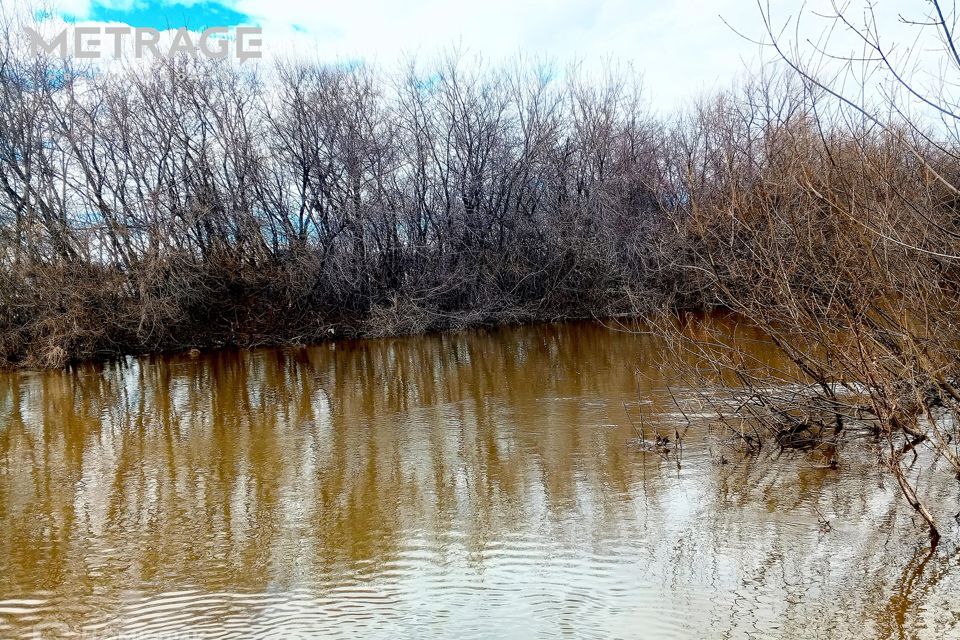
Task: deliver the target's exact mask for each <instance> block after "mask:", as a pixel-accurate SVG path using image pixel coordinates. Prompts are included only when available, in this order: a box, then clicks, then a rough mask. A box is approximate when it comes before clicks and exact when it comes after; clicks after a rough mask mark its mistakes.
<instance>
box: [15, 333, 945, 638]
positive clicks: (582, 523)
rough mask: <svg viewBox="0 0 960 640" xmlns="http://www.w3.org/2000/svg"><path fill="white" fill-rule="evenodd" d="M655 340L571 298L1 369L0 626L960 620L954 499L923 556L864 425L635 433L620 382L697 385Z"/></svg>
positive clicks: (439, 633)
mask: <svg viewBox="0 0 960 640" xmlns="http://www.w3.org/2000/svg"><path fill="white" fill-rule="evenodd" d="M758 348H759V347H758ZM661 354H662V349H661V345H659V344H658V343H657V342H656V340H655V339H653V338H651V337H648V336H642V335H632V334H627V333H622V332H616V331H612V330H609V329H606V328H603V327H601V326H598V325H595V324H563V325H552V326H539V327H521V328H508V329H501V330H498V331H492V332H467V333H458V334H450V335H433V336H423V337H413V338H402V339H391V340H378V341H365V342H337V343H331V344H328V345H323V346H319V347H313V348H307V349H287V350H282V349H263V350H254V351H239V352H220V353H211V354H205V355H202V356H200V357H196V358H191V357H189V356H187V355H183V356H170V357H154V358H142V359H129V360H127V361H124V362H121V363H115V364H110V365H104V366H99V367H97V366H85V367H80V368H77V369H75V370H73V371H68V372H47V373H6V374H0V637H8V636H10V637H17V636H21V637H66V636H73V637H83V638H107V637H117V636H122V637H127V638H181V637H183V638H230V637H236V638H241V637H244V638H245V637H276V638H281V637H282V638H288V637H315V636H323V637H327V636H344V637H356V636H358V635H362V636H363V637H372V638H377V637H380V638H397V637H416V638H420V637H437V638H473V637H481V638H501V637H516V638H533V637H597V638H610V637H624V638H740V637H756V638H761V637H770V638H780V637H784V638H813V637H824V638H826V637H837V638H847V637H878V638H887V637H895V638H899V637H908V638H913V637H916V638H937V639H940V638H950V637H953V638H960V577H958V576H960V554H958V551H957V544H956V540H958V539H960V527H958V526H957V525H955V524H954V523H953V521H952V519H951V518H952V516H950V515H947V516H944V517H946V518H947V520H948V521H949V522H950V524H949V525H948V526H945V527H944V528H945V529H946V531H945V541H944V542H943V543H941V545H940V547H939V549H938V550H937V551H936V553H934V554H933V555H929V554H928V553H927V544H926V540H925V539H924V534H923V532H922V530H921V529H920V528H919V527H918V526H916V525H915V524H914V523H912V518H911V511H910V509H909V507H908V506H907V505H906V503H905V502H904V501H903V500H902V498H900V496H899V494H898V492H897V488H896V485H895V483H894V482H893V481H892V480H891V479H890V478H889V477H887V476H886V475H885V474H884V472H883V471H882V469H881V468H880V466H879V465H878V464H877V462H876V452H875V450H874V446H875V445H873V444H872V443H871V442H870V441H869V440H866V439H864V440H862V441H861V440H854V441H852V442H848V443H847V445H846V446H845V447H844V448H843V449H842V450H841V453H840V468H839V470H831V469H830V468H828V467H827V465H825V464H823V460H821V459H819V458H817V457H816V456H813V455H786V456H779V457H773V458H771V457H770V456H761V457H759V458H748V459H740V458H736V457H734V456H731V455H730V454H728V453H725V451H727V450H726V449H724V447H723V439H724V438H723V434H722V433H717V432H714V431H709V432H708V431H707V430H705V429H702V428H695V429H692V430H691V431H690V432H689V433H688V434H687V438H686V446H685V447H684V451H683V459H682V464H681V465H680V466H679V468H678V465H677V461H676V457H675V456H672V457H670V458H669V459H663V458H662V457H660V456H659V455H657V454H656V453H653V452H649V451H645V450H644V449H643V448H642V447H640V446H637V443H636V442H635V441H634V439H635V427H634V424H633V423H632V422H631V418H630V417H628V410H630V407H628V408H627V409H625V408H624V404H623V403H624V402H631V401H636V400H637V399H638V397H639V398H640V399H641V401H642V402H643V403H644V407H645V408H644V412H645V415H646V420H645V423H646V425H647V428H648V429H650V428H652V427H654V426H656V427H658V428H660V429H662V430H665V431H671V432H672V430H673V428H674V426H677V425H680V424H682V423H683V420H682V419H681V416H680V415H679V413H678V411H677V407H676V405H675V404H674V401H673V400H672V399H671V395H670V393H669V392H668V386H669V388H672V389H673V393H675V394H677V396H678V401H680V402H683V400H684V399H685V398H688V397H690V394H691V392H690V391H689V390H686V391H685V390H684V389H683V388H682V385H681V384H680V382H679V381H678V380H677V379H676V376H675V375H674V374H673V373H671V370H670V367H665V368H664V367H659V366H657V363H658V362H659V360H660V355H661ZM760 355H761V356H763V355H765V354H760ZM632 411H634V414H633V415H634V416H636V413H635V412H636V409H635V407H634V408H633V409H632ZM634 421H635V417H634ZM728 459H729V463H726V464H724V462H725V461H727V460H728ZM921 485H922V487H923V489H924V491H925V492H926V493H927V494H928V495H932V496H933V501H934V505H935V509H938V510H939V512H940V513H941V515H942V514H952V513H953V512H955V511H956V509H957V498H958V496H957V483H956V482H955V481H952V480H951V479H950V478H949V475H948V474H946V473H942V472H929V471H928V472H926V475H924V476H921ZM951 509H952V511H951ZM818 511H819V512H820V513H821V514H823V515H824V517H825V518H827V519H829V520H830V523H831V529H830V531H827V532H824V531H823V530H822V528H821V526H820V525H819V524H818Z"/></svg>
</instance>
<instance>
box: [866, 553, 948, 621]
mask: <svg viewBox="0 0 960 640" xmlns="http://www.w3.org/2000/svg"><path fill="white" fill-rule="evenodd" d="M936 553H937V550H936V548H930V547H919V548H917V550H916V551H915V552H914V554H913V557H911V558H910V560H909V562H907V564H906V565H905V566H904V567H903V570H902V571H901V573H900V578H899V579H898V580H897V581H896V584H895V585H894V588H893V593H892V594H891V595H890V599H889V601H888V602H887V606H886V608H885V609H884V611H883V614H882V615H880V616H879V620H878V622H879V626H880V630H881V636H882V637H885V638H893V637H897V638H908V637H914V634H913V633H911V632H910V630H909V629H910V628H909V627H908V626H907V624H906V621H907V617H908V616H911V615H916V613H917V611H916V610H917V608H918V607H922V606H923V605H924V602H925V599H926V597H927V595H928V594H929V593H930V592H931V591H932V590H933V589H934V588H935V587H936V586H938V585H939V584H940V582H941V581H942V580H943V578H944V577H945V576H947V575H948V574H949V573H950V572H951V571H955V570H956V564H957V560H958V559H960V549H958V548H954V549H953V550H952V551H951V552H950V553H949V554H948V556H947V559H943V558H937V559H936V560H935V561H934V562H933V564H932V566H931V565H930V561H931V560H933V559H934V558H935V556H936Z"/></svg>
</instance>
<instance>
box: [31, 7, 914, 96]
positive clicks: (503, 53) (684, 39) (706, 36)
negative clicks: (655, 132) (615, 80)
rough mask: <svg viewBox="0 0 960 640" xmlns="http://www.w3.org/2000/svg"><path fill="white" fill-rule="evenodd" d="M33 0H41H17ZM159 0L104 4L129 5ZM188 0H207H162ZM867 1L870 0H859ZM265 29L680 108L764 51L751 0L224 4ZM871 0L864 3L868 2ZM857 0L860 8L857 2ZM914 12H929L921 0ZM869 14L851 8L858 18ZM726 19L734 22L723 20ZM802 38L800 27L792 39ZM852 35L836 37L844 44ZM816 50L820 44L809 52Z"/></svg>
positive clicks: (316, 49)
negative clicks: (632, 94)
mask: <svg viewBox="0 0 960 640" xmlns="http://www.w3.org/2000/svg"><path fill="white" fill-rule="evenodd" d="M14 1H15V2H20V3H21V4H22V3H23V2H31V1H32V0H14ZM148 1H152V2H156V1H157V0H103V2H101V4H108V5H109V6H112V7H115V8H121V7H123V6H126V5H132V4H133V3H142V2H148ZM160 1H161V2H166V3H168V4H174V3H176V4H178V5H181V6H183V5H187V4H191V3H195V2H199V1H201V0H160ZM858 1H859V0H858ZM90 2H91V0H55V4H56V5H57V6H58V7H60V8H61V9H68V10H70V11H71V12H72V13H74V14H77V15H81V16H83V15H89V13H88V10H89V5H90ZM221 2H222V4H224V5H225V6H228V7H230V8H233V9H235V10H237V11H239V12H241V13H243V14H246V15H249V16H250V17H251V18H252V19H253V20H254V21H255V22H258V23H259V24H261V25H262V26H263V28H264V38H263V41H264V50H265V53H266V55H267V56H268V57H273V56H283V57H287V56H291V55H306V56H313V57H318V58H320V59H327V60H331V59H344V58H347V59H364V60H368V61H373V62H375V63H378V64H382V65H387V66H389V65H392V64H394V63H396V62H397V61H398V60H399V59H400V58H402V57H405V56H411V55H413V56H417V57H418V58H427V59H429V58H431V57H433V56H435V55H437V54H439V53H441V52H443V51H445V50H449V49H451V48H452V47H460V48H462V49H465V50H467V51H469V52H471V53H474V54H480V55H482V56H483V57H484V58H486V59H488V60H493V61H498V60H503V59H509V58H511V57H513V56H515V55H517V54H518V53H521V52H522V53H523V54H524V55H527V56H533V57H549V58H553V59H555V60H557V61H558V62H559V63H561V64H562V63H564V62H566V61H570V60H573V59H580V60H583V61H584V62H585V63H586V64H587V65H588V66H593V67H599V66H601V65H602V64H603V63H604V62H605V61H608V60H617V61H619V62H625V63H629V64H631V65H632V66H633V67H634V68H635V69H636V70H638V71H640V72H641V73H642V74H643V76H644V85H645V87H646V89H647V93H648V96H649V97H650V99H651V102H652V103H653V104H654V105H655V106H657V107H659V108H662V109H670V108H672V107H674V106H675V105H676V104H677V103H679V102H680V101H682V100H684V99H686V98H689V97H692V96H696V95H698V94H701V93H704V92H707V91H710V90H712V89H716V88H720V87H725V86H728V85H729V84H730V83H731V82H732V81H733V80H734V79H735V78H736V77H737V76H738V75H741V74H742V73H743V72H744V69H745V67H746V66H747V65H752V66H754V67H756V65H757V61H758V60H759V59H760V58H761V57H762V55H767V56H768V57H770V52H767V53H766V54H762V53H761V48H760V47H758V46H756V45H754V44H752V43H750V42H749V41H748V40H746V39H744V38H743V37H741V36H740V35H738V34H737V33H735V32H734V31H733V30H731V28H730V27H728V26H727V25H726V24H725V23H724V20H726V22H728V23H730V25H732V26H733V27H735V28H736V29H737V30H739V31H740V32H742V33H744V34H746V35H748V36H751V37H756V38H761V37H763V36H764V28H763V22H762V20H761V16H760V12H759V9H758V8H757V6H756V4H755V3H753V2H751V1H749V0H681V1H678V2H671V3H666V2H662V1H658V0H475V1H472V2H452V1H451V0H319V1H318V0H221ZM865 2H866V0H863V1H862V2H861V4H865ZM853 4H854V7H858V6H860V5H858V4H857V1H855V2H854V3H853ZM772 5H773V13H774V16H775V18H776V20H777V24H778V25H779V24H781V23H782V22H783V20H784V19H785V18H786V17H787V16H789V15H791V14H796V13H797V12H798V11H800V10H801V8H802V7H805V8H803V11H804V12H805V14H806V17H805V19H804V22H803V29H804V30H803V32H802V33H801V34H800V40H801V41H804V40H805V39H806V37H808V36H813V37H815V36H816V35H817V34H818V33H819V30H820V29H821V28H822V27H823V26H824V25H825V22H824V21H823V20H819V19H817V18H815V17H812V11H813V10H819V11H823V10H825V9H829V1H828V0H813V2H807V3H803V2H801V1H800V0H781V1H774V2H772ZM879 9H880V13H879V20H880V21H881V25H882V27H883V29H884V31H885V33H887V34H888V35H889V36H890V37H891V38H892V39H900V40H906V39H909V37H910V34H909V31H910V29H909V28H907V27H905V26H904V25H903V24H900V23H899V22H898V21H897V18H896V11H898V10H900V9H901V3H894V2H892V1H891V2H887V3H886V4H884V3H883V2H882V0H881V2H880V3H879ZM913 10H914V11H916V12H918V15H917V16H915V17H918V18H919V17H922V14H923V12H924V11H926V10H927V7H926V5H925V4H924V3H922V2H918V3H917V7H915V8H914V9H913ZM858 11H859V9H855V10H854V11H853V12H852V15H854V16H855V17H858V16H859V14H858V13H857V12H858ZM721 16H723V19H724V20H722V19H721ZM788 36H789V37H791V38H792V37H793V34H792V33H790V34H788ZM850 42H851V41H850V39H849V38H847V39H844V38H843V37H842V35H841V36H837V37H835V39H834V41H833V46H834V50H835V51H837V52H840V53H846V52H848V51H849V49H844V47H845V46H847V44H848V43H850ZM807 50H808V51H809V48H808V49H807Z"/></svg>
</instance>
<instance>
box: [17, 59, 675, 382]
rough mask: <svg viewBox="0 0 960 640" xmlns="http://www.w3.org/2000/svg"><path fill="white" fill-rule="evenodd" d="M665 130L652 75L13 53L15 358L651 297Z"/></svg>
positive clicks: (385, 330) (411, 328)
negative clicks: (647, 83) (68, 59)
mask: <svg viewBox="0 0 960 640" xmlns="http://www.w3.org/2000/svg"><path fill="white" fill-rule="evenodd" d="M663 144H664V137H663V134H662V131H661V126H660V125H659V124H658V123H656V122H655V121H653V120H652V119H651V118H650V117H648V116H647V115H646V113H645V111H644V109H643V108H642V105H641V102H640V97H639V95H638V93H637V91H636V88H635V87H634V86H633V84H632V78H631V77H629V76H626V75H624V76H611V77H610V78H607V79H606V80H604V81H602V82H593V81H587V80H583V79H579V78H578V77H576V74H567V75H565V77H564V78H562V79H561V78H559V77H554V76H553V75H552V74H551V73H549V72H548V71H547V70H546V69H543V68H539V67H532V66H531V67H518V68H516V69H514V70H496V71H495V70H489V69H488V70H483V69H479V68H478V67H477V66H476V65H474V64H472V63H468V64H461V63H460V62H458V61H457V60H449V61H446V62H444V63H441V64H437V65H434V66H432V67H431V68H430V69H429V70H427V71H414V70H412V69H411V70H410V71H409V72H408V73H405V74H381V73H377V72H374V71H371V70H370V69H367V68H363V67H352V66H343V65H339V66H338V65H332V66H323V65H312V64H306V65H304V64H296V65H293V64H291V65H282V66H279V67H276V68H270V69H260V70H253V69H250V68H246V69H245V68H237V67H232V66H229V65H226V64H215V63H210V62H204V61H195V60H186V59H185V60H178V61H172V62H171V61H157V62H155V63H153V64H152V66H149V67H148V68H146V69H137V70H133V69H126V70H121V71H117V70H114V71H112V72H110V73H107V72H105V71H99V72H96V73H94V72H91V71H89V70H87V71H83V72H81V71H80V70H79V69H77V68H75V67H72V66H70V65H69V64H67V65H64V63H63V61H62V60H53V59H50V60H47V59H37V58H30V57H28V56H17V55H13V54H12V53H11V54H10V55H7V56H6V58H5V59H4V60H3V64H2V69H0V224H2V227H0V302H2V311H0V363H6V364H20V363H25V364H29V365H48V366H56V365H60V364H62V363H64V362H65V361H67V360H69V359H73V358H86V357H91V356H98V355H104V354H110V353H119V352H130V351H134V352H136V351H144V350H156V349H167V348H180V347H186V346H193V345H196V346H202V345H210V344H224V343H237V344H250V343H261V342H279V341H289V340H293V341H311V340H317V339H320V338H322V337H324V336H326V335H328V334H330V333H331V332H333V333H346V332H352V333H365V334H389V333H398V332H415V331H422V330H426V329H430V328H435V327H444V326H455V325H459V324H468V323H477V322H499V321H509V320H523V319H536V318H554V317H564V316H583V315H591V314H593V315H607V314H611V313H616V312H622V311H628V310H631V309H634V308H635V307H636V305H637V304H638V303H640V304H644V305H649V304H651V300H653V298H652V296H653V295H654V290H655V289H657V288H658V287H659V286H660V284H661V282H660V280H659V273H658V270H657V269H656V268H655V267H654V266H653V264H652V263H653V262H654V261H655V260H656V255H655V251H654V249H655V248H656V244H657V242H658V240H657V238H658V236H659V235H660V230H661V228H662V227H663V224H664V221H663V218H662V216H661V215H660V213H659V212H660V204H659V197H660V194H659V193H658V192H657V190H656V189H657V187H656V185H657V175H658V173H659V171H660V170H661V167H660V166H659V165H660V163H661V162H662V160H663V154H662V152H661V150H660V147H661V146H662V145H663ZM658 303H659V302H658Z"/></svg>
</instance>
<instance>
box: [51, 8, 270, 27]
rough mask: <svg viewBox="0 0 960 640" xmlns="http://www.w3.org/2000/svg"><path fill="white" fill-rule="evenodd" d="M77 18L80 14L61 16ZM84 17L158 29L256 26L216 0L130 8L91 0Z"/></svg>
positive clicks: (241, 14)
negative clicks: (213, 0)
mask: <svg viewBox="0 0 960 640" xmlns="http://www.w3.org/2000/svg"><path fill="white" fill-rule="evenodd" d="M64 17H65V18H73V19H79V18H81V16H64ZM82 18H83V19H86V20H93V21H97V22H120V23H124V24H128V25H130V26H131V27H139V28H153V29H158V30H161V31H163V30H165V29H179V28H181V27H186V28H187V29H190V30H191V31H202V30H203V29H207V28H210V27H236V26H238V25H250V26H257V25H256V23H255V22H253V21H252V20H251V19H250V18H249V16H247V15H246V14H244V13H241V12H239V11H237V10H236V9H233V8H231V7H229V6H227V5H225V4H221V3H219V2H210V1H205V2H195V3H192V4H181V3H179V2H170V1H167V0H138V1H136V2H134V3H133V5H132V6H131V7H130V8H129V9H117V8H114V7H111V6H108V5H107V4H106V3H103V2H98V1H97V0H94V1H93V2H92V3H91V5H90V11H89V13H88V15H86V16H82Z"/></svg>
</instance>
